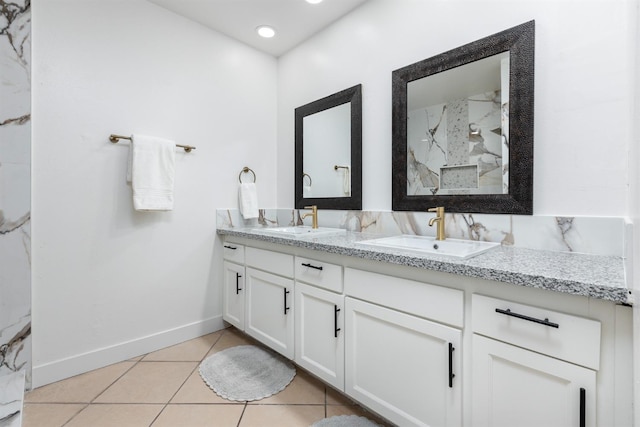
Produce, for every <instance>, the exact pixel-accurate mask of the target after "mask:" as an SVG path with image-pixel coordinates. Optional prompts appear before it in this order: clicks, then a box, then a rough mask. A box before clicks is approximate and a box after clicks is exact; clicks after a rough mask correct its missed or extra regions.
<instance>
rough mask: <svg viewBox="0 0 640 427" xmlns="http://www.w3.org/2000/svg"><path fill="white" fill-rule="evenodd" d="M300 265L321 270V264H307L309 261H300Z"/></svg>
mask: <svg viewBox="0 0 640 427" xmlns="http://www.w3.org/2000/svg"><path fill="white" fill-rule="evenodd" d="M302 266H303V267H309V268H315V269H316V270H320V271H322V266H320V267H318V266H316V265H311V264H309V263H304V262H303V263H302Z"/></svg>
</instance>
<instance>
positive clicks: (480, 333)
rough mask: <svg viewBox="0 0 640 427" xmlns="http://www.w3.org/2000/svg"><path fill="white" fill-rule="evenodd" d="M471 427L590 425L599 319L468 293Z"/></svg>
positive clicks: (593, 415) (593, 416) (593, 420)
mask: <svg viewBox="0 0 640 427" xmlns="http://www.w3.org/2000/svg"><path fill="white" fill-rule="evenodd" d="M472 306H473V308H472V310H473V322H472V324H473V330H474V334H473V369H472V371H473V382H472V384H473V390H472V396H473V398H472V403H471V404H472V419H473V425H474V427H482V426H494V427H501V426H504V427H508V426H509V427H510V426H516V425H517V426H522V427H527V426H530V427H538V426H550V427H553V426H591V427H595V426H596V374H597V370H598V368H599V364H600V360H599V357H600V332H601V331H600V322H598V321H594V320H590V319H584V318H580V317H577V316H572V315H568V314H564V313H558V312H554V311H551V310H545V309H540V308H537V307H531V306H528V305H523V304H517V303H513V302H509V301H503V300H501V299H496V298H489V297H486V296H482V295H476V294H474V295H473V297H472Z"/></svg>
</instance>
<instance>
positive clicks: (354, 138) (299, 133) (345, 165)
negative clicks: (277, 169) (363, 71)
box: [294, 85, 362, 210]
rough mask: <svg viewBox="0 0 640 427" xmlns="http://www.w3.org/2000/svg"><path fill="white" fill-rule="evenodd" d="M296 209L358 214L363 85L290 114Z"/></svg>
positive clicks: (360, 180)
mask: <svg viewBox="0 0 640 427" xmlns="http://www.w3.org/2000/svg"><path fill="white" fill-rule="evenodd" d="M295 150H296V156H295V162H296V164H295V179H294V181H295V184H294V185H295V199H296V204H295V207H296V209H302V208H304V207H305V206H310V205H316V206H318V208H321V209H352V210H360V209H362V85H357V86H353V87H351V88H348V89H345V90H343V91H340V92H337V93H334V94H332V95H329V96H327V97H325V98H322V99H318V100H317V101H313V102H311V103H309V104H306V105H303V106H301V107H298V108H296V109H295Z"/></svg>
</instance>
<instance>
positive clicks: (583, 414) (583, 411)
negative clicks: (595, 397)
mask: <svg viewBox="0 0 640 427" xmlns="http://www.w3.org/2000/svg"><path fill="white" fill-rule="evenodd" d="M586 425H587V391H586V390H585V389H583V388H581V389H580V427H586Z"/></svg>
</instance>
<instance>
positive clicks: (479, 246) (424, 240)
mask: <svg viewBox="0 0 640 427" xmlns="http://www.w3.org/2000/svg"><path fill="white" fill-rule="evenodd" d="M356 244H358V245H364V246H375V247H379V248H388V249H403V250H407V251H411V252H416V253H419V254H432V255H444V256H452V257H456V258H463V259H464V258H471V257H473V256H476V255H479V254H481V253H483V252H486V251H488V250H490V249H492V248H494V247H496V246H500V243H494V242H479V241H475V240H460V239H446V240H436V239H435V237H429V236H413V235H402V236H391V237H383V238H380V239H372V240H363V241H360V242H356Z"/></svg>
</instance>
